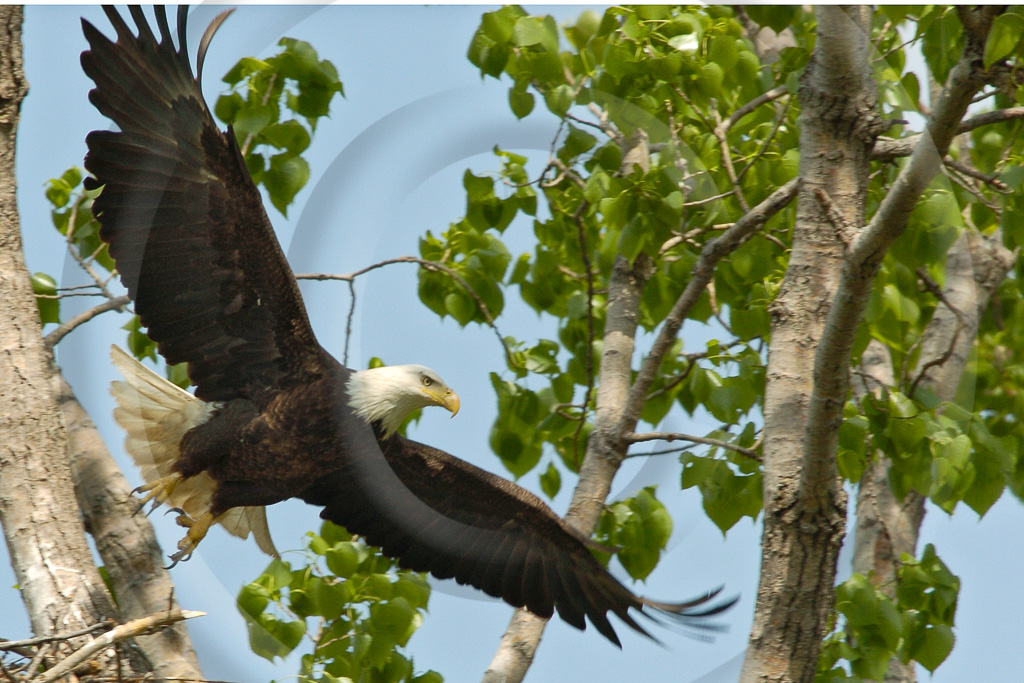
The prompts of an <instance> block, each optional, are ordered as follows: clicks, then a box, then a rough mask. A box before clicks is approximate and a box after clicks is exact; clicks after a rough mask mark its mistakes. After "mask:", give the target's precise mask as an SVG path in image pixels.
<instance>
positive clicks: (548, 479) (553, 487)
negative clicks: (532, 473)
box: [540, 463, 562, 498]
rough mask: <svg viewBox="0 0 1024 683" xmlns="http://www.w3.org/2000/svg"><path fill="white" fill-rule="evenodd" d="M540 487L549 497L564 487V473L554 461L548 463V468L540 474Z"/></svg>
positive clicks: (555, 494)
mask: <svg viewBox="0 0 1024 683" xmlns="http://www.w3.org/2000/svg"><path fill="white" fill-rule="evenodd" d="M540 487H541V489H542V490H543V491H544V494H545V495H546V496H547V497H548V498H554V497H555V496H557V495H558V491H559V489H561V488H562V475H561V474H560V473H559V472H558V468H557V467H555V464H554V463H549V464H548V469H547V471H545V472H544V473H543V474H541V475H540Z"/></svg>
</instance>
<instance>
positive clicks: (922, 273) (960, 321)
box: [907, 268, 964, 397]
mask: <svg viewBox="0 0 1024 683" xmlns="http://www.w3.org/2000/svg"><path fill="white" fill-rule="evenodd" d="M917 277H919V278H920V279H921V282H922V284H923V285H924V288H925V289H927V290H928V291H929V292H930V293H931V294H932V296H934V297H935V298H936V299H938V300H939V301H941V302H942V303H943V305H945V307H946V308H948V309H949V312H950V313H952V314H953V316H954V317H956V331H954V332H953V337H952V338H951V339H950V340H949V345H948V346H947V347H946V350H945V351H944V352H943V353H942V355H941V356H939V357H938V358H932V359H931V360H930V361H928V362H927V363H925V364H924V365H922V366H921V371H920V372H919V373H917V377H915V378H914V382H913V384H911V385H910V393H909V394H908V395H909V396H911V397H913V396H914V394H915V392H916V391H917V385H918V384H920V383H921V380H923V379H924V376H925V375H926V374H928V370H929V369H931V368H933V367H935V366H938V365H944V364H945V363H946V361H948V360H949V359H950V358H951V357H952V356H953V351H954V350H955V349H956V342H957V339H959V337H960V332H961V331H962V330H963V329H964V316H963V313H961V312H960V311H959V310H958V309H957V308H956V306H954V305H953V304H952V303H951V302H950V300H949V299H947V298H946V294H945V293H944V292H943V291H942V288H941V287H939V285H938V283H937V282H935V281H934V280H932V278H931V276H929V275H928V271H926V270H925V269H924V268H918V269H917ZM907 355H908V356H909V355H910V354H909V352H908V353H907Z"/></svg>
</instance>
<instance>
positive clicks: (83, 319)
mask: <svg viewBox="0 0 1024 683" xmlns="http://www.w3.org/2000/svg"><path fill="white" fill-rule="evenodd" d="M131 301H132V300H131V298H130V297H128V296H127V295H124V296H119V297H115V298H113V299H110V300H109V301H104V302H103V303H102V304H99V305H98V306H93V307H92V308H90V309H89V310H88V311H83V312H81V313H79V314H78V315H76V316H75V317H73V318H71V319H70V320H66V321H64V322H63V323H61V325H60V326H59V327H57V328H56V329H55V330H53V331H52V332H50V333H49V334H48V335H46V337H45V338H44V339H43V342H44V343H45V344H46V347H47V348H49V349H52V348H53V347H54V346H56V345H57V344H59V343H60V340H61V339H63V338H64V337H66V336H67V335H68V334H70V333H71V332H73V331H74V330H75V329H76V328H77V327H78V326H79V325H82V324H84V323H87V322H89V321H90V320H92V319H93V318H95V317H96V316H98V315H100V314H101V313H106V312H107V311H116V310H124V307H125V306H127V305H128V304H130V303H131Z"/></svg>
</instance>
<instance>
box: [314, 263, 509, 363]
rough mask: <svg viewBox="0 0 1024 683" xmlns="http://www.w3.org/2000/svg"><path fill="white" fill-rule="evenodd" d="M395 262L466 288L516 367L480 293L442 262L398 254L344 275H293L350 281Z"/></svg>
mask: <svg viewBox="0 0 1024 683" xmlns="http://www.w3.org/2000/svg"><path fill="white" fill-rule="evenodd" d="M395 263H416V264H419V265H420V266H421V267H423V268H426V269H427V270H433V271H435V272H440V273H444V274H446V275H447V276H448V277H450V278H451V279H453V280H455V282H456V284H458V285H459V286H460V287H462V288H463V289H464V290H466V293H467V294H469V296H470V297H471V298H472V299H473V301H474V302H476V305H477V307H478V308H479V309H480V313H481V314H483V316H484V320H485V321H486V322H487V326H488V327H490V328H491V329H492V330H493V331H494V334H495V336H497V337H498V342H500V343H501V348H502V349H504V350H505V358H506V359H507V360H508V364H509V367H513V368H514V367H518V364H517V363H516V362H515V360H514V358H513V356H512V350H511V349H510V348H508V344H506V343H505V338H504V337H503V336H502V335H501V331H500V330H498V325H497V324H496V323H495V322H494V316H492V315H491V311H490V309H488V308H487V304H485V303H484V300H483V299H481V298H480V295H479V294H477V293H476V290H475V289H473V287H471V286H470V284H469V283H468V282H466V281H465V280H464V279H462V277H460V276H459V274H458V273H456V272H455V271H454V270H452V269H451V268H449V267H448V266H446V265H444V264H443V263H437V262H436V261H428V260H426V259H421V258H416V257H415V256H398V257H396V258H392V259H386V260H384V261H381V262H379V263H374V264H373V265H371V266H367V267H365V268H362V269H360V270H357V271H354V272H352V273H347V274H345V275H337V274H333V273H302V274H297V275H296V276H295V279H296V280H318V281H323V280H340V281H342V282H352V281H353V280H355V279H356V278H357V277H359V276H360V275H365V274H366V273H369V272H370V271H371V270H376V269H378V268H383V267H384V266H390V265H392V264H395Z"/></svg>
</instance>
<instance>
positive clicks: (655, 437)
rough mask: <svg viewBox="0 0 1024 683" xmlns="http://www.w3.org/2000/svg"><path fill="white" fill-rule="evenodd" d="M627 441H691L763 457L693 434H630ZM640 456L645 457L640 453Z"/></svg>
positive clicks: (717, 440)
mask: <svg viewBox="0 0 1024 683" xmlns="http://www.w3.org/2000/svg"><path fill="white" fill-rule="evenodd" d="M624 438H625V439H626V441H629V442H630V443H642V442H644V441H668V442H669V443H671V442H673V441H691V442H693V443H702V444H705V445H707V446H716V447H718V448H724V449H726V450H730V451H734V452H736V453H739V454H740V455H742V456H744V457H747V458H750V459H751V460H756V461H757V462H761V456H759V455H758V454H757V451H756V450H755V449H753V448H744V447H743V446H737V445H736V444H734V443H729V442H728V441H722V440H721V439H712V438H711V437H707V436H696V435H693V434H679V433H675V432H648V433H645V434H636V433H633V432H630V433H629V434H626V435H625V437H624ZM638 455H644V454H643V453H639V454H638Z"/></svg>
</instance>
